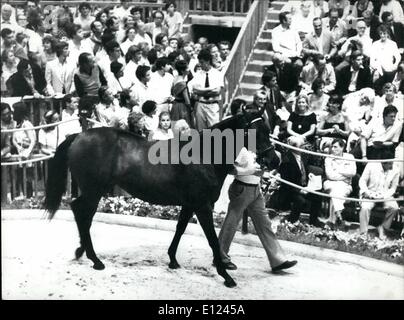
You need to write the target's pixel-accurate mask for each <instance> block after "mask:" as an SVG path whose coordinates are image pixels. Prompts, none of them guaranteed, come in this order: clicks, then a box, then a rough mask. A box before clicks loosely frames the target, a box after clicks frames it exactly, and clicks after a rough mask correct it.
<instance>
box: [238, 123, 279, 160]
mask: <svg viewBox="0 0 404 320" xmlns="http://www.w3.org/2000/svg"><path fill="white" fill-rule="evenodd" d="M258 121H264V118H263V117H262V116H260V117H258V118H254V119H252V120H250V121H249V122H248V123H247V124H246V126H245V127H244V128H243V129H244V137H246V136H247V135H248V129H250V128H251V125H252V124H253V123H255V122H258ZM273 149H275V146H274V145H273V144H270V145H269V147H267V148H265V149H263V150H257V152H256V154H257V158H260V157H262V155H263V154H265V153H266V152H268V151H271V150H273Z"/></svg>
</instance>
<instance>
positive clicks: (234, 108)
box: [230, 99, 247, 116]
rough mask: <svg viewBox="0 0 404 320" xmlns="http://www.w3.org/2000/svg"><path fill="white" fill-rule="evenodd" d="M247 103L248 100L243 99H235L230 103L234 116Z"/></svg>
mask: <svg viewBox="0 0 404 320" xmlns="http://www.w3.org/2000/svg"><path fill="white" fill-rule="evenodd" d="M246 104H247V101H245V100H243V99H234V101H233V102H232V103H231V105H230V111H231V114H232V115H233V116H235V115H236V114H238V113H239V112H240V111H241V109H242V108H243V107H244V106H245V105H246Z"/></svg>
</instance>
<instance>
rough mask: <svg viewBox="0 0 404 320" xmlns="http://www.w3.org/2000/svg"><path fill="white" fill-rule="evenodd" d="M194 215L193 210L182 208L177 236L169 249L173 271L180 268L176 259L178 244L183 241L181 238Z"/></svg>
mask: <svg viewBox="0 0 404 320" xmlns="http://www.w3.org/2000/svg"><path fill="white" fill-rule="evenodd" d="M192 214H193V210H192V209H190V208H186V207H182V208H181V212H180V216H179V217H178V222H177V229H176V230H175V235H174V238H173V241H171V245H170V247H169V248H168V256H169V257H170V263H169V264H168V266H169V267H170V268H171V269H177V268H180V265H179V264H178V261H177V259H176V258H175V254H176V253H177V248H178V244H179V242H180V240H181V236H182V235H183V234H184V232H185V229H186V228H187V225H188V222H189V219H191V217H192Z"/></svg>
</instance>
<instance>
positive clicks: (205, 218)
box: [196, 206, 237, 288]
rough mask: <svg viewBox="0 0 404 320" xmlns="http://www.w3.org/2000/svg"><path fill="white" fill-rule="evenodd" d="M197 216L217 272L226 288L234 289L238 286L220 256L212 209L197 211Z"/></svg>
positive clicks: (206, 208)
mask: <svg viewBox="0 0 404 320" xmlns="http://www.w3.org/2000/svg"><path fill="white" fill-rule="evenodd" d="M196 216H197V217H198V220H199V223H200V225H201V227H202V229H203V232H204V233H205V236H206V238H207V239H208V242H209V246H210V247H211V248H212V251H213V261H214V263H215V265H216V270H217V273H218V274H219V275H221V276H222V277H223V278H224V284H225V286H226V287H229V288H232V287H235V286H236V285H237V284H236V282H235V281H234V280H233V278H232V277H231V276H230V275H229V274H228V273H227V271H226V268H225V266H224V264H223V261H222V258H221V256H220V245H219V240H218V238H217V235H216V232H215V227H214V225H213V214H212V208H211V207H208V206H207V207H205V208H202V209H200V210H197V211H196Z"/></svg>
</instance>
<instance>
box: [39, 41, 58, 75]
mask: <svg viewBox="0 0 404 320" xmlns="http://www.w3.org/2000/svg"><path fill="white" fill-rule="evenodd" d="M56 43H57V40H56V39H55V38H54V37H53V36H51V35H45V36H44V37H43V40H42V44H43V52H42V53H41V54H40V55H39V62H40V67H41V68H42V69H43V70H44V69H45V66H46V63H47V62H49V61H53V60H55V59H56V58H57V56H56Z"/></svg>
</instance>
